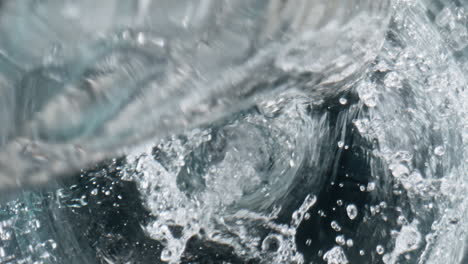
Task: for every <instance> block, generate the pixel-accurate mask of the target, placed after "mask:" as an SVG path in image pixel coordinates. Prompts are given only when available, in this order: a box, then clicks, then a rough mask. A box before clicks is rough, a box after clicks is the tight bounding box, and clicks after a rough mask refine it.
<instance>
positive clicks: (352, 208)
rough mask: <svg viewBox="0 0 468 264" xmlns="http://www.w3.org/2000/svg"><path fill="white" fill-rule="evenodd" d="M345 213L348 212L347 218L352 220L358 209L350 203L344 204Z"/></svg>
mask: <svg viewBox="0 0 468 264" xmlns="http://www.w3.org/2000/svg"><path fill="white" fill-rule="evenodd" d="M346 213H347V214H348V217H349V219H351V220H354V219H356V217H357V215H358V210H357V207H356V205H354V204H350V205H348V206H346Z"/></svg>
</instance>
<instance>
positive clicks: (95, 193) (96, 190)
mask: <svg viewBox="0 0 468 264" xmlns="http://www.w3.org/2000/svg"><path fill="white" fill-rule="evenodd" d="M98 192H99V191H98V189H93V190H92V191H91V195H97V194H98Z"/></svg>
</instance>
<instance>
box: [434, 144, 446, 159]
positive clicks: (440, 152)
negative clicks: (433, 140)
mask: <svg viewBox="0 0 468 264" xmlns="http://www.w3.org/2000/svg"><path fill="white" fill-rule="evenodd" d="M434 154H436V155H437V156H439V157H440V156H443V155H444V154H445V147H444V146H437V147H436V148H435V149H434Z"/></svg>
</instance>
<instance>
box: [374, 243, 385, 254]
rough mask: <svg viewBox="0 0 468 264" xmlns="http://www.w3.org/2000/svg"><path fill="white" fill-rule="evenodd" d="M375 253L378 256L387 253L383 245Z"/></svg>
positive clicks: (378, 246)
mask: <svg viewBox="0 0 468 264" xmlns="http://www.w3.org/2000/svg"><path fill="white" fill-rule="evenodd" d="M375 251H376V252H377V254H379V255H382V254H383V253H384V252H385V249H384V248H383V247H382V246H381V245H377V247H376V248H375Z"/></svg>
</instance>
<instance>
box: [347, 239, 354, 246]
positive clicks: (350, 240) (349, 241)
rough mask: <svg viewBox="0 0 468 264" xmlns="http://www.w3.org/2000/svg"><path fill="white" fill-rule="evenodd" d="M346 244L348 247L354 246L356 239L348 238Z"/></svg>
mask: <svg viewBox="0 0 468 264" xmlns="http://www.w3.org/2000/svg"><path fill="white" fill-rule="evenodd" d="M346 246H347V247H352V246H354V241H353V240H352V239H348V240H346Z"/></svg>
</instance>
